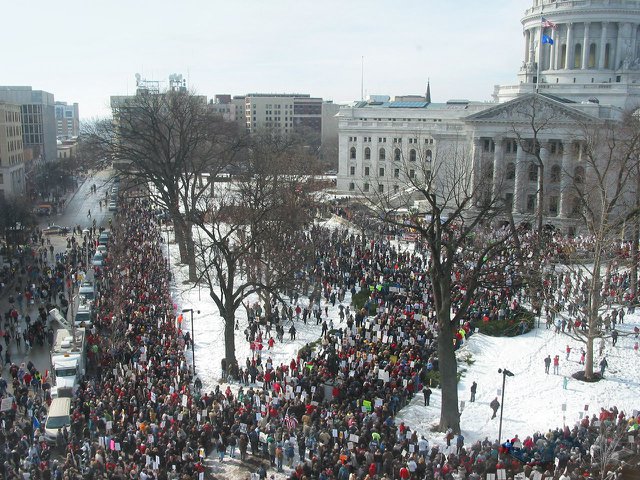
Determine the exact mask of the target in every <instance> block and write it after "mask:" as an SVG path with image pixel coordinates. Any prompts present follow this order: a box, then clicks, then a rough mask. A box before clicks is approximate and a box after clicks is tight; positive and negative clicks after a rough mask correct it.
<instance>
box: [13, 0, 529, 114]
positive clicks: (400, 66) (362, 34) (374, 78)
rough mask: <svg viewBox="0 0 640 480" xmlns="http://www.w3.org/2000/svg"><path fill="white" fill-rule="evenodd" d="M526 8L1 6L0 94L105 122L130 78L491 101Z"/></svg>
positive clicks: (195, 2)
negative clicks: (13, 90)
mask: <svg viewBox="0 0 640 480" xmlns="http://www.w3.org/2000/svg"><path fill="white" fill-rule="evenodd" d="M531 4H532V0H482V1H478V0H457V1H453V0H395V1H382V0H381V1H377V0H366V1H365V0H322V1H318V0H313V1H307V0H230V1H225V2H222V1H219V0H181V1H175V0H174V1H171V2H170V1H167V0H154V1H146V0H144V1H143V0H108V1H106V0H104V1H87V0H72V1H62V2H52V1H51V0H32V1H30V2H3V6H2V17H3V20H4V21H3V27H2V28H1V29H0V41H1V44H2V45H3V48H2V53H1V54H0V58H2V66H1V67H0V85H31V86H33V88H34V89H41V90H46V91H49V92H51V93H53V94H54V95H55V99H56V100H61V101H66V102H78V103H79V104H80V116H81V118H89V117H94V116H105V115H107V114H108V113H109V109H108V104H109V96H110V95H124V94H127V93H129V94H131V93H133V92H134V90H135V74H136V73H137V72H139V73H140V74H141V75H142V77H143V78H146V79H148V80H161V81H163V82H164V83H163V84H161V85H162V86H163V87H165V88H166V87H167V82H166V81H167V79H168V76H169V74H171V73H181V74H183V75H184V76H185V77H186V78H187V79H188V82H189V86H190V87H191V88H192V89H195V90H196V91H197V92H198V93H200V94H203V95H206V96H208V97H213V95H215V94H217V93H230V94H232V95H242V94H245V93H249V92H261V93H264V92H277V93H285V92H286V93H292V92H295V93H309V94H311V95H312V96H317V97H323V98H325V99H330V100H334V101H336V102H348V101H352V100H356V99H359V98H360V77H361V58H362V57H364V89H365V95H370V94H384V95H392V96H393V95H403V94H423V93H424V91H425V86H426V82H427V78H430V79H431V92H432V99H433V101H436V102H438V101H446V100H448V99H451V98H467V99H471V100H490V99H491V93H492V92H493V86H494V85H495V84H512V83H515V82H516V74H517V71H518V69H519V67H520V64H521V62H522V53H523V51H524V43H523V39H522V26H521V24H520V19H521V17H522V15H523V14H524V10H525V9H526V8H528V7H530V6H531Z"/></svg>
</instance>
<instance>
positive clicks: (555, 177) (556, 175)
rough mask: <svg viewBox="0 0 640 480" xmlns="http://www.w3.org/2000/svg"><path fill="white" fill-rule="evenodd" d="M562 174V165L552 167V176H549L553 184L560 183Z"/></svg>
mask: <svg viewBox="0 0 640 480" xmlns="http://www.w3.org/2000/svg"><path fill="white" fill-rule="evenodd" d="M560 173H561V171H560V165H553V166H552V167H551V175H550V176H549V180H550V181H551V183H558V182H559V181H560Z"/></svg>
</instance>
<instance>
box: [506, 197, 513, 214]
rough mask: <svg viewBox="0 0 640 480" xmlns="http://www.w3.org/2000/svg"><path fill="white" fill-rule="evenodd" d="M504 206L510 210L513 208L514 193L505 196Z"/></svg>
mask: <svg viewBox="0 0 640 480" xmlns="http://www.w3.org/2000/svg"><path fill="white" fill-rule="evenodd" d="M504 204H505V206H506V207H507V208H508V209H509V210H511V209H512V208H513V193H505V194H504Z"/></svg>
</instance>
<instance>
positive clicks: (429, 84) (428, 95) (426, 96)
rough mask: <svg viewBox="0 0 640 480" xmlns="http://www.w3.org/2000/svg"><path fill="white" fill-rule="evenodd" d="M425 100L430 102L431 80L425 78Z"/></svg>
mask: <svg viewBox="0 0 640 480" xmlns="http://www.w3.org/2000/svg"><path fill="white" fill-rule="evenodd" d="M425 100H426V102H427V103H431V81H430V79H429V78H427V94H426V95H425Z"/></svg>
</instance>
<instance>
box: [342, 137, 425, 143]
mask: <svg viewBox="0 0 640 480" xmlns="http://www.w3.org/2000/svg"><path fill="white" fill-rule="evenodd" d="M349 141H350V142H357V141H358V137H349ZM362 141H363V143H371V137H362ZM378 143H387V137H378ZM393 143H402V137H393ZM424 143H425V145H433V138H425V139H424ZM409 144H414V145H417V144H418V139H417V138H410V139H409Z"/></svg>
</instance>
